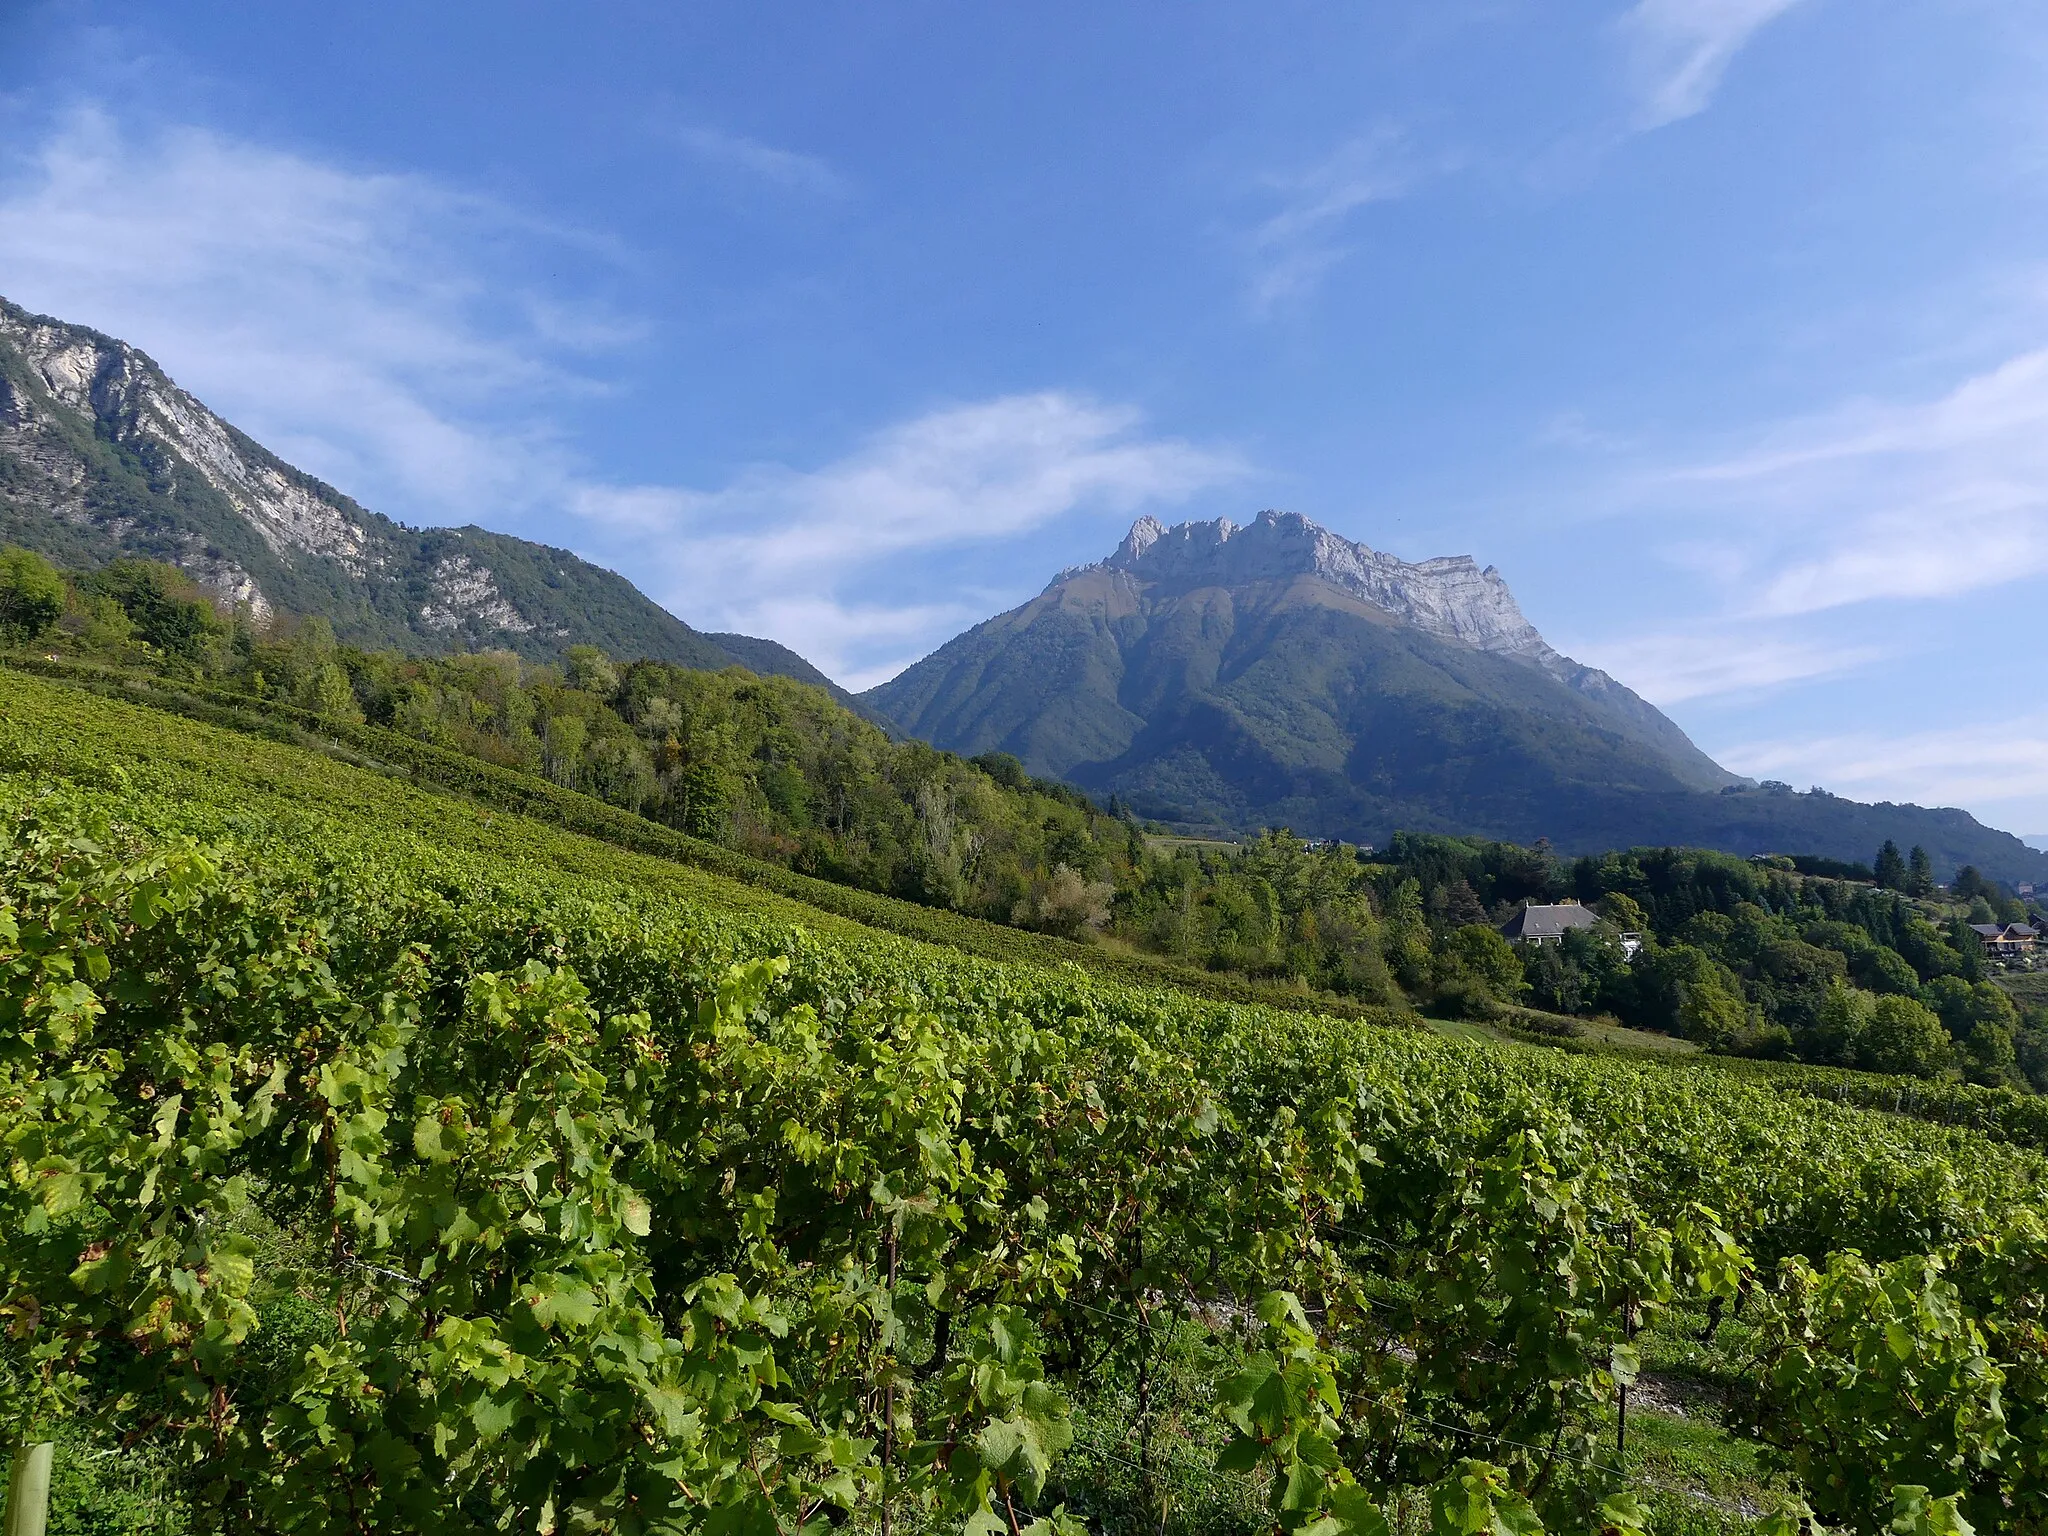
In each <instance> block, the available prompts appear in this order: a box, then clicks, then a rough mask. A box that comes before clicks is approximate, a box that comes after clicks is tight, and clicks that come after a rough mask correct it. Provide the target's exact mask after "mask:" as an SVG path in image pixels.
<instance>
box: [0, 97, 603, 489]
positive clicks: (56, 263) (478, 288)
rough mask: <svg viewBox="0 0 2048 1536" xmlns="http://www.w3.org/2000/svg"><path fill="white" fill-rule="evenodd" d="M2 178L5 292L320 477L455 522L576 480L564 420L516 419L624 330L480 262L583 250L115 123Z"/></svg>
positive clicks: (433, 201)
mask: <svg viewBox="0 0 2048 1536" xmlns="http://www.w3.org/2000/svg"><path fill="white" fill-rule="evenodd" d="M4 176H5V179H4V181H0V293H5V294H6V295H7V296H8V297H10V298H12V299H14V300H15V301H16V302H18V303H22V304H25V305H27V306H28V307H29V308H31V309H35V310H40V311H44V312H47V313H50V314H54V315H56V316H58V317H59V318H61V319H66V320H72V321H80V322H84V323H87V324H90V325H93V326H95V327H97V328H98V329H100V330H103V331H106V332H108V333H110V334H113V335H116V336H120V337H122V338H123V339H124V340H128V341H132V342H134V343H136V344H137V345H139V346H141V347H143V348H144V349H145V350H147V351H149V352H151V353H152V354H153V355H155V356H156V357H157V358H158V360H159V361H161V362H164V363H165V364H166V365H167V366H169V367H170V368H171V370H172V371H173V373H174V374H175V376H176V377H177V378H178V380H179V382H180V383H182V384H184V385H185V386H186V387H187V388H189V389H191V390H192V391H193V393H195V394H197V395H198V396H200V398H202V399H204V400H205V401H207V403H208V404H210V405H212V406H213V407H214V408H215V409H217V410H220V411H222V412H223V413H224V414H225V415H227V416H228V417H229V418H230V419H231V420H233V421H234V422H235V423H236V425H238V426H240V427H242V428H243V429H244V430H245V431H248V432H250V433H251V435H253V436H255V437H256V438H257V439H259V440H260V441H262V442H264V443H265V444H266V445H267V446H269V447H271V448H273V449H274V450H276V451H277V452H279V453H281V454H283V455H284V456H285V457H287V458H289V459H292V460H294V461H295V462H297V463H299V464H300V465H301V466H302V467H304V468H306V469H309V470H311V471H313V472H314V473H316V474H319V475H321V476H322V477H323V478H326V479H329V480H332V481H334V482H336V483H337V484H341V485H345V486H348V487H350V488H351V489H352V490H354V491H355V493H356V494H358V495H359V496H361V497H362V498H363V499H365V500H369V501H373V502H382V503H384V504H385V505H386V506H387V507H390V506H391V504H392V503H393V502H394V501H395V502H397V503H398V507H397V510H400V511H401V512H405V513H409V514H410V515H413V516H417V517H423V518H428V519H430V520H435V521H461V520H463V519H465V518H468V517H473V516H480V515H482V514H483V513H484V512H486V511H487V510H492V509H497V510H500V511H502V510H503V509H505V508H507V507H517V506H519V505H522V504H523V503H524V502H526V501H527V500H528V499H529V498H530V494H531V490H530V488H533V487H536V486H540V485H545V484H546V483H548V482H549V481H551V480H553V479H555V478H558V476H559V474H560V467H559V462H558V450H557V449H556V447H555V446H554V445H553V444H552V443H551V442H550V440H549V433H548V430H547V428H546V426H545V424H544V423H537V422H522V423H520V424H519V428H518V429H517V430H507V429H506V424H505V416H506V414H507V412H508V409H514V408H516V407H517V406H519V405H522V404H525V403H529V402H532V401H534V400H535V399H537V398H538V397H539V396H541V395H542V394H543V393H544V392H546V391H550V390H559V389H563V388H584V387H588V385H587V383H586V382H585V381H582V380H579V379H577V378H575V377H573V376H571V375H568V374H566V373H564V372H563V371H562V370H561V369H559V368H558V367H556V366H555V365H554V364H552V363H551V362H549V361H548V360H547V348H546V347H545V346H544V345H542V343H543V342H544V341H545V340H546V339H547V338H548V337H549V336H550V335H561V334H563V333H564V332H570V331H573V332H574V333H575V338H574V339H575V344H576V346H577V347H578V349H579V350H589V349H590V348H591V347H592V346H594V345H598V344H601V343H602V342H603V341H604V340H605V338H604V336H603V335H602V334H601V326H602V324H612V325H614V326H615V325H616V324H617V322H615V321H604V320H603V319H602V317H600V316H596V315H594V314H593V313H592V312H589V311H585V310H579V309H578V308H577V307H576V306H574V305H570V304H565V303H564V302H562V301H561V300H558V299H555V300H549V299H536V298H534V297H533V296H532V295H529V294H526V293H524V292H522V291H521V290H520V286H519V284H518V283H517V281H516V279H511V278H505V277H499V278H496V279H493V278H492V277H491V276H490V275H489V274H487V273H486V272H484V271H483V270H481V267H480V262H481V260H482V258H481V257H480V256H479V255H478V251H479V248H481V247H484V246H487V245H490V244H492V243H495V242H501V241H503V240H504V238H505V237H507V236H509V237H511V239H512V241H513V242H514V243H517V242H527V243H533V242H540V243H543V244H551V243H553V242H556V241H559V240H562V239H571V238H573V239H577V240H578V241H579V242H581V243H586V244H587V240H585V239H584V237H568V236H563V235H560V234H558V233H557V232H554V231H549V230H547V229H545V228H544V227H543V226H540V225H538V224H536V223H534V222H533V221H531V220H527V219H523V218H521V217H520V216H518V215H517V214H516V213H515V212H513V211H512V210H509V209H506V208H504V207H501V206H499V205H497V204H494V203H491V202H490V201H488V200H485V199H481V198H476V197H472V196H468V195H465V194H462V193H459V192H455V191H451V190H450V189H448V188H445V187H442V186H440V185H438V184H436V183H434V182H431V181H429V180H426V179H424V178H420V177H414V176H400V175H388V174H381V173H374V172H359V171H353V170H348V169H345V168H341V167H337V166H333V165H328V164H323V163H321V162H318V161H314V160H310V159H307V158H305V157H302V156H298V155H293V154H290V153H286V152H282V151H278V150H274V149H269V148H265V147H262V146H258V145H252V144H249V143H247V142H244V141H240V140H236V139H232V138H227V137H223V136H221V135H218V134H213V133H208V132H205V131H202V130H197V129H189V128H185V129H171V130H169V131H165V132H162V133H160V134H155V135H151V136H146V137H139V136H135V135H131V134H128V133H126V132H124V131H123V130H122V128H121V127H120V126H119V125H118V124H117V123H116V122H115V121H114V119H113V118H111V117H110V116H109V115H107V114H106V113H105V112H104V111H101V110H97V109H85V110H81V111H78V112H76V113H74V114H73V115H71V116H70V117H69V118H68V119H67V120H66V121H65V122H64V123H63V124H61V125H60V126H59V127H58V128H57V129H56V130H55V131H53V132H52V133H51V134H50V136H49V137H48V138H46V139H45V140H44V141H43V142H42V143H41V144H40V145H38V146H36V147H35V149H34V150H33V151H32V152H31V153H30V154H28V155H26V156H24V157H22V158H20V159H17V160H16V161H15V162H14V163H13V164H12V165H9V166H6V167H5V168H4ZM487 421H488V422H494V423H496V424H495V425H490V424H486V422H487Z"/></svg>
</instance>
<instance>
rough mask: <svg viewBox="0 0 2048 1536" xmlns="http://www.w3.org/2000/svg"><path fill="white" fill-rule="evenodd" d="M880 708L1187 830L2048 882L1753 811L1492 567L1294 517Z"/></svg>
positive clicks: (997, 645)
mask: <svg viewBox="0 0 2048 1536" xmlns="http://www.w3.org/2000/svg"><path fill="white" fill-rule="evenodd" d="M861 701H862V702H863V703H864V704H867V705H868V706H869V707H870V708H872V709H873V710H874V711H875V712H876V713H877V714H878V715H879V716H881V717H882V718H883V719H884V720H885V721H886V722H887V723H889V724H890V725H891V726H892V727H893V728H895V729H897V730H899V731H902V732H904V733H905V734H909V735H915V736H921V737H923V738H924V739H926V740H929V741H931V742H932V743H933V745H935V746H938V747H941V748H945V749H947V750H951V751H956V752H959V753H961V754H963V755H970V756H971V755H974V754H977V753H980V752H986V751H1004V752H1009V753H1012V754H1014V755H1015V756H1017V757H1018V758H1020V759H1021V760H1022V761H1023V762H1024V764H1025V766H1026V767H1027V768H1028V769H1030V770H1031V771H1032V772H1034V773H1037V774H1041V775H1044V776H1047V777H1054V778H1062V779H1065V780H1067V781H1068V782H1070V783H1073V784H1075V785H1077V786H1079V787H1080V788H1082V789H1084V790H1087V791H1089V792H1091V793H1094V794H1099V795H1112V796H1116V797H1118V798H1119V799H1120V800H1121V801H1122V802H1123V803H1125V804H1128V805H1130V806H1131V807H1132V808H1133V809H1134V810H1136V811H1138V812H1139V813H1140V814H1142V815H1145V816H1148V817H1153V818H1156V819H1158V820H1161V821H1165V822H1168V823H1174V824H1180V825H1185V826H1190V827H1211V828H1217V829H1229V830H1235V831H1249V830H1252V829H1255V828H1257V827H1259V826H1265V825H1274V826H1278V825H1286V826H1291V827H1292V828H1294V830H1296V831H1297V832H1301V833H1304V834H1307V835H1315V836H1337V837H1344V838H1347V839H1350V840H1354V841H1360V842H1381V841H1384V840H1385V839H1386V838H1387V837H1389V836H1390V835H1391V834H1392V832H1393V831H1395V830H1397V829H1405V830H1410V831H1429V832H1451V833H1470V834H1477V835H1484V836H1488V837H1497V838H1502V839H1504V840H1508V841H1516V842H1523V843H1532V842H1535V841H1536V840H1537V839H1539V838H1547V839H1549V840H1550V841H1551V842H1552V843H1553V844H1554V845H1556V846H1558V847H1560V848H1565V849H1568V850H1570V851H1579V852H1591V851H1598V850H1603V849H1607V848H1614V847H1626V846H1634V845H1638V844H1681V843H1691V844H1697V845H1699V846H1703V847H1713V848H1721V849H1724V850H1725V851H1728V852H1735V853H1743V854H1755V853H1766V852H1780V851H1795V852H1810V853H1820V854H1825V855H1828V856H1831V857H1842V858H1851V857H1853V858H1859V859H1868V858H1869V857H1870V856H1871V853H1872V851H1873V849H1874V848H1875V847H1876V845H1877V843H1879V842H1881V841H1883V840H1884V838H1885V837H1888V836H1894V837H1898V839H1899V840H1900V841H1901V845H1902V846H1907V845H1910V844H1911V843H1912V842H1924V843H1925V844H1926V846H1927V847H1928V849H1929V851H1930V853H1932V854H1934V856H1935V857H1936V858H1937V860H1942V859H1951V858H1952V859H1953V860H1954V862H1956V863H1964V862H1975V863H1977V864H1979V865H1980V867H1984V868H1986V869H1987V870H1993V869H1994V867H1995V871H1996V872H1999V873H2000V877H2001V878H2022V877H2024V878H2032V877H2033V875H2034V874H2035V873H2036V872H2037V867H2038V872H2040V873H2048V859H2042V858H2041V857H2040V856H2039V855H2036V854H2034V853H2032V852H2031V851H2029V850H2027V849H2026V848H2025V847H2024V846H2023V845H2022V844H2020V842H2019V841H2018V840H2017V839H2015V838H2012V837H2010V836H2009V835H2007V834H2004V833H1998V832H1994V831H1993V830H1992V829H1989V828H1985V827H1982V826H1980V825H1979V824H1978V823H1976V822H1975V821H1974V819H1972V818H1970V817H1968V816H1967V815H1966V814H1965V813H1963V812H1960V811H1953V812H1952V811H1928V810H1925V809H1923V808H1920V807H1865V806H1857V805H1856V804H1855V803H1854V802H1849V801H1839V800H1835V799H1833V797H1819V798H1815V797H1811V796H1780V795H1777V794H1773V793H1768V792H1766V791H1763V790H1761V789H1758V788H1756V787H1755V786H1752V785H1751V784H1750V783H1749V781H1747V780H1745V779H1741V778H1739V777H1737V776H1736V775H1734V774H1732V773H1729V772H1728V771H1727V770H1726V769H1724V768H1722V767H1721V766H1720V765H1719V764H1717V763H1715V762H1714V761H1713V760H1712V759H1711V758H1710V757H1708V756H1707V754H1706V753H1704V752H1702V751H1700V749H1699V748H1698V747H1697V746H1696V745H1694V744H1693V742H1692V741H1691V740H1690V739H1689V738H1687V737H1686V735H1685V733H1684V732H1683V731H1682V730H1681V729H1680V728H1679V727H1678V726H1677V725H1676V724H1675V723H1673V722H1672V721H1670V720H1669V719H1668V718H1666V717H1665V716H1664V715H1663V714H1662V713H1661V712H1660V711H1658V710H1657V709H1656V708H1655V707H1654V706H1653V705H1651V704H1649V703H1648V702H1647V701H1645V700H1643V699H1642V698H1640V697H1639V696H1638V695H1636V694H1635V693H1634V692H1633V691H1631V690H1630V689H1628V688H1627V687H1626V686H1625V685H1624V684H1622V683H1620V682H1619V681H1617V680H1615V679H1614V678H1611V677H1609V676H1608V675H1607V674H1606V673H1604V672H1600V671H1599V670H1598V669H1596V668H1592V667H1587V666H1583V665H1582V664H1580V663H1578V662H1576V661H1573V660H1572V659H1571V658H1570V657H1567V656H1564V655H1562V654H1560V653H1559V652H1557V651H1556V650H1555V649H1554V648H1553V647H1551V646H1550V645H1549V643H1548V642H1547V641H1545V640H1544V639H1543V637H1542V635H1541V634H1540V633H1539V632H1538V631H1537V630H1536V629H1535V627H1534V626H1533V625H1532V624H1530V623H1529V621H1528V620H1527V618H1526V616H1524V615H1523V614H1522V612H1521V610H1520V607H1519V605H1517V604H1516V603H1515V601H1514V597H1513V594H1512V592H1510V591H1509V589H1508V587H1507V584H1506V582H1505V580H1504V579H1503V578H1502V577H1501V576H1500V573H1499V572H1498V570H1497V569H1495V568H1493V567H1490V566H1488V567H1483V568H1482V567H1481V566H1480V565H1479V564H1478V562H1477V561H1475V560H1473V559H1471V558H1470V557H1469V556H1447V557H1441V558H1438V559H1435V560H1427V561H1420V562H1413V563H1411V562H1407V561H1402V560H1399V559H1397V558H1396V557H1394V556H1391V555H1384V554H1381V553H1379V552H1378V551H1374V550H1371V549H1370V548H1368V547H1367V546H1365V545H1362V544H1356V543H1353V542H1352V541H1350V540H1347V539H1344V538H1342V537H1341V536H1340V535H1337V534H1334V533H1332V532H1330V530H1328V529H1325V528H1321V527H1319V526H1318V525H1316V524H1315V523H1313V522H1311V521H1309V520H1308V519H1307V518H1304V517H1301V516H1300V515H1299V514H1294V513H1281V512H1273V511H1269V512H1265V513H1261V514H1260V515H1259V517H1258V518H1257V519H1255V520H1254V521H1253V522H1252V523H1251V524H1249V525H1246V526H1243V527H1240V526H1239V525H1237V524H1234V523H1231V522H1230V521H1229V520H1227V519H1217V520H1214V521H1212V522H1207V523H1203V522H1193V523H1183V524H1180V525H1178V526H1177V527H1175V528H1167V527H1165V526H1164V525H1163V524H1161V523H1159V522H1158V521H1157V520H1156V519H1151V518H1140V519H1139V520H1138V521H1137V523H1135V524H1134V525H1133V527H1132V529H1131V532H1130V534H1129V535H1127V536H1126V537H1125V539H1124V540H1123V542H1122V543H1121V544H1120V545H1119V546H1118V548H1117V550H1116V551H1115V552H1113V553H1112V554H1111V555H1110V556H1108V557H1107V558H1105V559H1103V560H1100V561H1096V562H1094V563H1092V564H1089V565H1083V566H1075V567H1070V568H1069V569H1067V570H1065V571H1062V572H1061V573H1060V574H1059V575H1058V576H1056V577H1055V578H1054V579H1053V580H1052V582H1050V583H1049V584H1048V585H1047V587H1046V588H1045V589H1044V590H1043V591H1042V592H1040V593H1039V594H1038V596H1036V597H1034V598H1032V599H1030V600H1029V601H1028V602H1026V603H1024V604H1021V605H1019V606H1018V607H1017V608H1014V609H1012V610H1010V611H1009V612H1008V613H1004V614H998V615H996V616H995V617H993V618H991V619H988V620H985V621H984V622H983V623H981V624H978V625H976V626H974V627H973V628H971V629H969V630H967V631H966V632H965V633H963V634H961V635H959V636H956V637H955V638H954V639H953V640H951V641H949V642H947V643H946V644H945V645H944V646H941V647H940V648H939V649H938V650H936V651H934V652H933V653H932V654H931V655H929V656H927V657H925V658H924V659H923V660H921V661H919V662H917V663H916V664H914V665H913V666H911V667H909V668H907V669H905V670H904V671H903V672H902V673H900V674H898V675H897V676H896V677H895V678H892V679H890V680H889V681H888V682H886V683H883V684H882V685H880V686H879V687H877V688H874V689H871V690H869V691H868V692H867V693H865V694H863V695H861Z"/></svg>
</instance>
